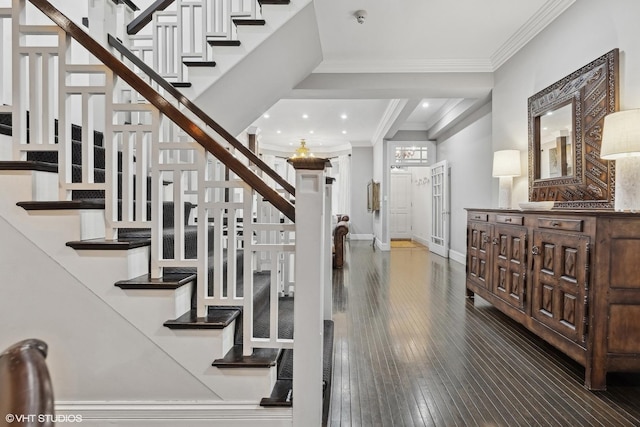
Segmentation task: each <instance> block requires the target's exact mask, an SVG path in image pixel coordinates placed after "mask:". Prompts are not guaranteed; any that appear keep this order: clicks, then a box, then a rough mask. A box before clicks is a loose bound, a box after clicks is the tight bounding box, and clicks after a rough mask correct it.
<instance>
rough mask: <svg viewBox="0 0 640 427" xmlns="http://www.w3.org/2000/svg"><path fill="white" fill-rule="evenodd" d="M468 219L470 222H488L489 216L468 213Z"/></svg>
mask: <svg viewBox="0 0 640 427" xmlns="http://www.w3.org/2000/svg"><path fill="white" fill-rule="evenodd" d="M469 219H470V220H472V221H483V222H487V221H489V214H486V213H470V214H469Z"/></svg>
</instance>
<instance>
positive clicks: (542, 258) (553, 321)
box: [531, 230, 589, 343]
mask: <svg viewBox="0 0 640 427" xmlns="http://www.w3.org/2000/svg"><path fill="white" fill-rule="evenodd" d="M588 246H589V238H588V237H586V236H584V235H572V234H565V233H555V232H543V231H539V230H534V232H533V243H532V253H534V256H533V271H532V276H533V277H532V282H531V283H532V284H533V285H532V286H533V296H532V298H533V300H532V308H531V311H532V313H531V314H532V316H533V317H534V318H535V319H537V320H539V321H541V322H543V323H544V324H546V325H547V326H549V327H551V328H552V329H554V330H556V331H557V332H559V333H561V334H562V335H564V336H566V337H567V338H570V339H571V340H573V341H576V342H578V343H584V342H585V335H586V329H585V328H586V318H585V314H586V313H585V301H586V299H585V298H586V295H587V289H588V283H587V280H588V266H587V263H588Z"/></svg>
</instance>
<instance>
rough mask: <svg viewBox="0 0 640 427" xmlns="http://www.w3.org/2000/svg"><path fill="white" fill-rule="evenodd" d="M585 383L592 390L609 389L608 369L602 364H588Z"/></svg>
mask: <svg viewBox="0 0 640 427" xmlns="http://www.w3.org/2000/svg"><path fill="white" fill-rule="evenodd" d="M584 385H585V387H587V388H588V389H589V390H591V391H605V390H606V389H607V371H606V370H605V369H604V367H601V366H593V365H592V366H587V368H586V370H585V378H584Z"/></svg>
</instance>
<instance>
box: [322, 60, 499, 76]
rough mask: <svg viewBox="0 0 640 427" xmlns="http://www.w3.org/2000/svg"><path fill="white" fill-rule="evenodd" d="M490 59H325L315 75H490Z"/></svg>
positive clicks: (491, 67)
mask: <svg viewBox="0 0 640 427" xmlns="http://www.w3.org/2000/svg"><path fill="white" fill-rule="evenodd" d="M492 71H493V66H492V63H491V60H490V59H482V58H480V59H463V58H461V59H407V60H396V61H387V60H375V59H373V60H365V61H352V60H335V59H333V60H331V59H325V60H324V61H322V62H321V63H320V65H318V67H317V68H316V69H315V70H314V71H313V72H314V73H444V72H448V73H490V72H492Z"/></svg>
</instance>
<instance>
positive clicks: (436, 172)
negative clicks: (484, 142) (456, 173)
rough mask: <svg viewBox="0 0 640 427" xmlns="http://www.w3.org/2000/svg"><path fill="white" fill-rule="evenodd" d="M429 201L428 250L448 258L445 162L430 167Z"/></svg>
mask: <svg viewBox="0 0 640 427" xmlns="http://www.w3.org/2000/svg"><path fill="white" fill-rule="evenodd" d="M431 201H432V203H431V206H432V210H431V211H432V215H431V238H430V239H429V250H430V251H431V252H433V253H436V254H438V255H440V256H443V257H445V258H449V167H448V165H447V161H446V160H444V161H442V162H438V163H436V164H434V165H433V166H431Z"/></svg>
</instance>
